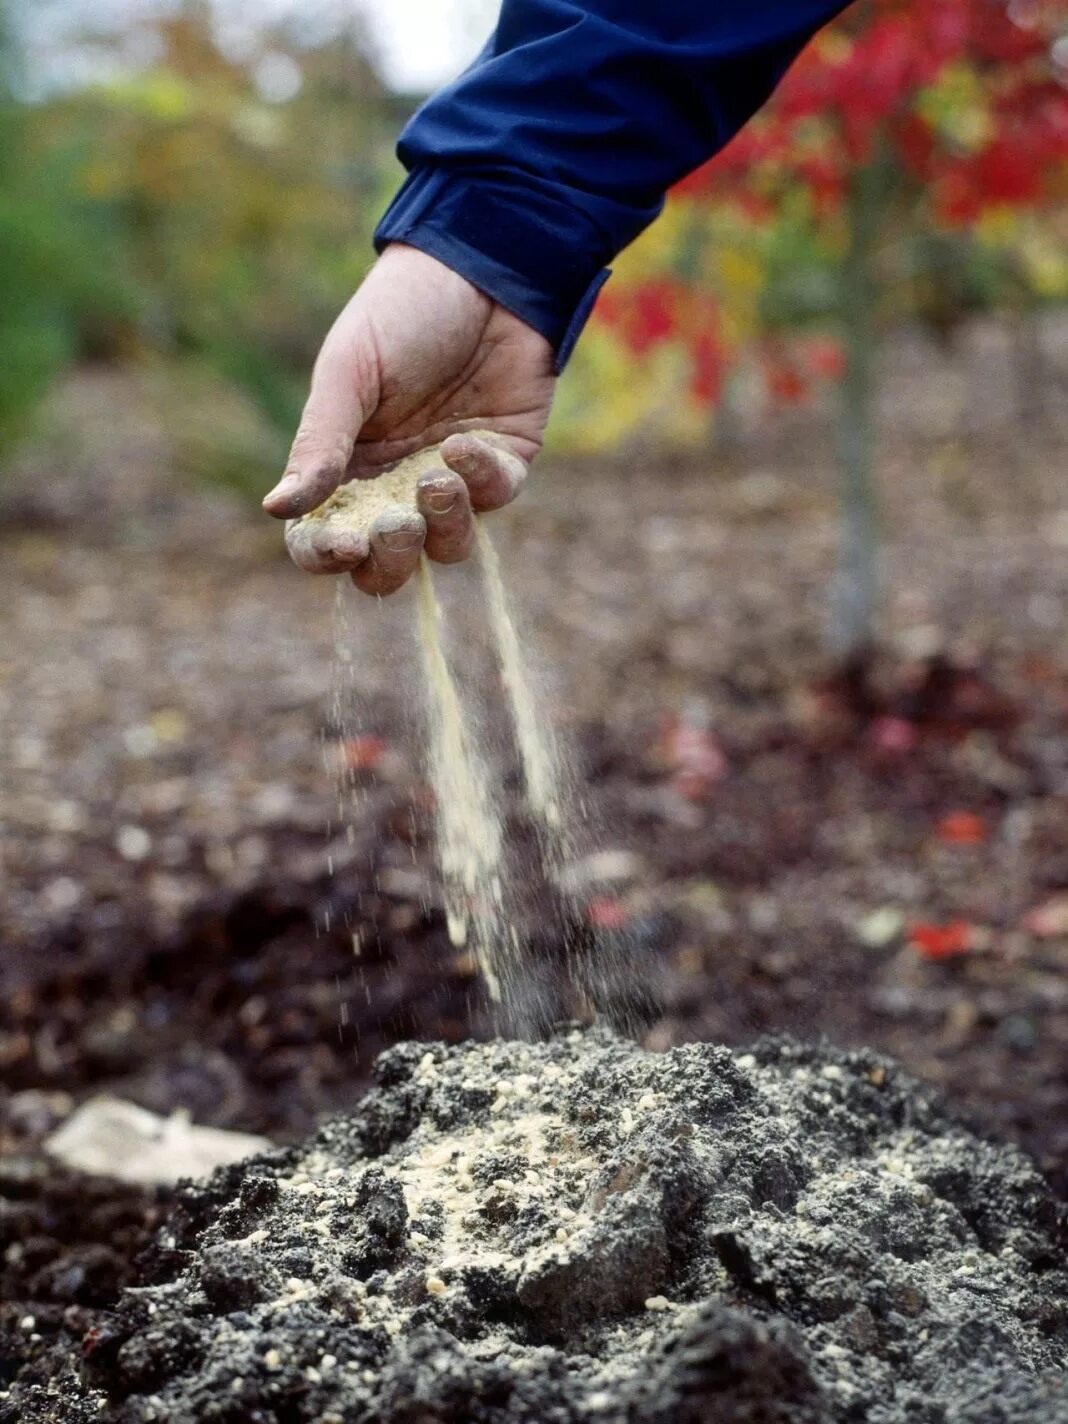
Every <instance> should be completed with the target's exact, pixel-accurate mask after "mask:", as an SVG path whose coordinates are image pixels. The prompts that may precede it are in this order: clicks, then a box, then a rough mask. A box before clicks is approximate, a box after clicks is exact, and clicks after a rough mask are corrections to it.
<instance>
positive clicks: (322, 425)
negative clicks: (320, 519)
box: [263, 337, 366, 519]
mask: <svg viewBox="0 0 1068 1424" xmlns="http://www.w3.org/2000/svg"><path fill="white" fill-rule="evenodd" d="M365 364H366V363H361V362H360V361H359V360H358V359H357V358H356V356H355V354H354V353H353V351H352V348H351V345H350V344H349V343H348V342H336V341H332V340H331V338H330V337H327V340H326V342H325V343H324V345H323V349H322V351H321V352H320V353H319V359H318V361H316V363H315V372H314V374H313V376H312V383H311V391H310V392H309V394H308V401H307V404H306V405H305V407H304V413H303V415H302V416H301V418H300V427H299V429H298V430H297V434H296V438H295V439H294V441H293V448H292V450H291V451H290V453H289V460H288V462H287V464H286V469H285V474H284V475H283V476H282V478H281V480H279V482H278V484H277V485H275V487H274V489H273V490H271V492H270V494H269V495H268V496H267V497H266V499H265V500H264V501H263V507H264V509H265V510H266V511H267V513H268V514H273V515H274V517H275V518H276V519H296V518H297V517H298V516H299V515H301V514H307V512H308V511H309V510H310V509H315V508H316V507H317V506H318V505H320V504H322V502H323V500H324V499H326V498H327V497H328V496H329V495H331V494H333V492H334V490H336V489H337V487H338V485H339V484H340V483H341V482H342V480H343V479H344V478H345V474H346V471H347V470H348V465H349V460H350V459H351V457H352V449H353V446H354V445H355V443H356V437H357V435H359V433H360V428H361V426H362V425H363V422H364V419H365V412H364V406H365V401H364V400H363V399H362V398H361V392H360V388H359V373H360V369H361V365H365Z"/></svg>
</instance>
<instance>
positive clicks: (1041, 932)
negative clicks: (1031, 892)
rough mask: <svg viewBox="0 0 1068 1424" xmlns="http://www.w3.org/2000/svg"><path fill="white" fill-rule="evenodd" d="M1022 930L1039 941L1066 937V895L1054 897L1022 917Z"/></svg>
mask: <svg viewBox="0 0 1068 1424" xmlns="http://www.w3.org/2000/svg"><path fill="white" fill-rule="evenodd" d="M1022 924H1023V928H1024V929H1025V930H1027V931H1028V933H1029V934H1033V935H1037V936H1038V938H1039V939H1056V938H1057V937H1058V936H1060V935H1068V895H1054V896H1052V897H1051V898H1050V899H1049V900H1044V901H1043V902H1042V904H1041V905H1036V906H1035V908H1034V909H1033V910H1029V911H1028V912H1027V914H1026V915H1025V916H1024V917H1023V921H1022Z"/></svg>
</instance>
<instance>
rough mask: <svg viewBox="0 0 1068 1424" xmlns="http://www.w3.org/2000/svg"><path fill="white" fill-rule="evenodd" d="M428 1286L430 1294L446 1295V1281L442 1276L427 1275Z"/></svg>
mask: <svg viewBox="0 0 1068 1424" xmlns="http://www.w3.org/2000/svg"><path fill="white" fill-rule="evenodd" d="M426 1288H427V1291H428V1292H429V1293H430V1295H444V1294H445V1291H446V1285H445V1282H444V1281H443V1280H442V1279H441V1277H440V1276H427V1278H426Z"/></svg>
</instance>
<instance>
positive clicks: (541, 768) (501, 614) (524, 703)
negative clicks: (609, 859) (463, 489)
mask: <svg viewBox="0 0 1068 1424" xmlns="http://www.w3.org/2000/svg"><path fill="white" fill-rule="evenodd" d="M476 530H477V537H478V552H479V558H480V560H481V563H482V573H483V578H484V580H485V585H486V599H487V603H488V608H489V621H490V629H491V631H492V633H493V640H494V643H495V645H496V650H497V658H498V661H499V662H500V665H501V674H502V676H503V679H504V687H505V693H506V695H507V697H508V706H509V710H510V712H511V715H512V725H513V727H514V729H515V739H516V746H517V748H518V750H519V759H520V761H521V763H522V766H523V779H524V782H525V785H526V797H527V807H528V809H529V811H530V815H531V818H532V819H533V820H534V822H535V824H536V825H537V828H538V831H539V833H540V838H541V843H542V853H543V855H544V856H545V857H546V860H547V862H548V864H549V867H550V869H551V870H553V871H556V872H559V871H560V870H561V869H562V868H563V866H564V864H565V862H566V861H567V859H568V858H569V856H570V855H571V854H572V853H573V850H574V847H573V845H572V844H571V835H570V825H569V820H570V818H569V817H568V816H567V815H566V814H565V811H566V808H567V806H568V800H569V797H568V793H569V790H570V786H569V784H568V783H569V781H570V778H569V777H568V776H567V774H566V767H565V763H564V760H563V757H562V755H561V751H560V747H559V745H558V743H557V740H556V738H555V736H554V735H553V731H552V728H551V726H550V725H549V722H548V721H547V719H546V717H545V714H544V712H543V711H542V709H541V708H540V707H539V706H538V702H537V699H536V697H535V695H534V689H533V686H532V683H531V679H530V676H529V674H528V672H527V666H526V660H525V659H524V657H523V650H522V648H521V647H520V645H519V637H518V635H517V633H516V628H515V622H514V620H513V618H512V613H511V609H510V607H509V602H508V593H507V591H506V589H505V586H504V578H503V577H502V574H501V561H500V559H499V557H498V555H497V550H496V548H495V546H494V543H493V540H492V539H491V538H490V536H489V534H488V532H487V531H486V527H485V525H484V524H482V523H481V521H478V522H476Z"/></svg>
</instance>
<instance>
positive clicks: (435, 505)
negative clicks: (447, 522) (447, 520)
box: [424, 485, 457, 514]
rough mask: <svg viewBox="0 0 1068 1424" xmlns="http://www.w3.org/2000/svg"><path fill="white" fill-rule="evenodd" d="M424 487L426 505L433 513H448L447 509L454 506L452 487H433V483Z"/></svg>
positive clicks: (455, 495)
mask: <svg viewBox="0 0 1068 1424" xmlns="http://www.w3.org/2000/svg"><path fill="white" fill-rule="evenodd" d="M424 489H425V491H426V502H427V505H428V507H429V508H430V509H432V510H433V511H434V513H435V514H448V512H449V510H450V509H452V508H454V506H455V504H456V499H457V494H456V491H455V490H454V489H449V488H448V487H446V488H445V489H435V488H434V486H433V485H426V486H424Z"/></svg>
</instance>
